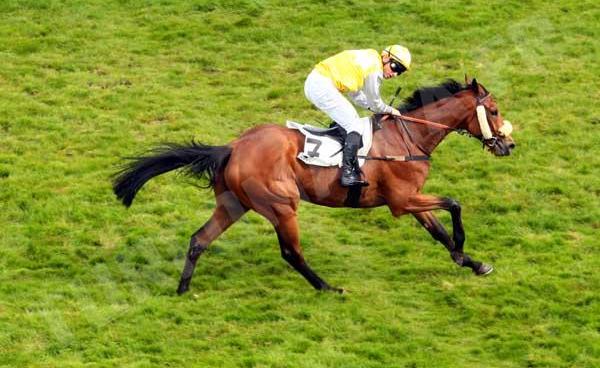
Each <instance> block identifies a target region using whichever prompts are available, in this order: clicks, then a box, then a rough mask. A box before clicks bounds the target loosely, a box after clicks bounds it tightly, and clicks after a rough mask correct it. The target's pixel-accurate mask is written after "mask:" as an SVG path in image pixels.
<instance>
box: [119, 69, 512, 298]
mask: <svg viewBox="0 0 600 368" xmlns="http://www.w3.org/2000/svg"><path fill="white" fill-rule="evenodd" d="M399 110H400V111H401V113H402V116H401V117H392V116H390V115H384V116H381V115H379V116H376V117H377V118H378V120H379V122H380V123H379V126H380V129H379V130H377V131H374V133H373V140H372V148H371V151H370V152H369V154H370V155H371V156H372V158H373V159H371V160H367V161H366V163H365V164H364V165H363V167H362V172H363V174H364V175H365V177H366V179H367V180H368V182H369V183H370V185H369V186H367V187H358V188H356V187H351V188H346V187H342V186H341V185H340V184H339V181H340V175H341V171H340V170H339V169H338V168H337V167H315V166H310V165H306V164H305V163H303V162H301V161H300V160H299V159H297V155H298V153H299V152H300V151H301V150H302V149H303V146H304V136H303V135H302V134H301V133H300V132H299V131H297V130H292V129H288V128H286V127H283V126H281V125H275V124H271V125H269V124H266V125H259V126H256V127H253V128H251V129H249V130H247V131H246V132H244V133H243V134H242V135H241V136H239V137H238V138H237V139H235V140H234V141H232V142H230V143H229V144H226V145H223V146H210V145H205V144H202V143H199V142H196V141H194V140H192V141H191V142H190V143H183V144H178V143H167V144H164V145H161V146H158V147H156V148H154V149H151V150H149V151H148V152H147V153H146V154H143V155H141V156H136V157H130V158H129V159H128V161H126V162H125V163H123V164H122V166H121V170H120V171H118V172H117V173H115V174H114V175H113V190H114V193H115V195H116V197H117V198H118V199H119V200H120V201H121V202H122V203H123V204H124V205H125V206H126V207H129V206H131V204H132V201H133V199H134V197H135V196H136V194H137V193H138V191H139V190H140V189H141V188H142V186H143V185H144V184H145V183H146V182H147V181H148V180H150V179H151V178H153V177H155V176H157V175H160V174H163V173H166V172H168V171H172V170H176V169H182V170H183V172H184V173H187V174H189V175H192V176H195V177H199V178H203V179H205V180H208V185H207V188H208V187H210V188H212V190H213V191H214V195H215V200H216V205H215V209H214V212H213V213H212V215H211V217H210V219H209V220H208V221H207V222H206V223H205V224H204V225H203V226H202V227H200V229H198V230H197V231H196V232H195V233H194V234H193V235H192V236H191V239H190V242H189V247H188V250H187V254H186V257H185V264H184V267H183V272H182V274H181V278H180V280H179V286H178V288H177V293H178V294H183V293H184V292H186V291H187V290H188V289H189V287H190V282H191V280H192V275H193V273H194V269H195V267H196V264H197V261H198V258H199V257H200V255H201V254H202V253H203V252H205V251H206V249H207V248H208V247H209V245H210V244H211V243H212V242H213V241H214V240H215V239H217V237H218V236H219V235H221V234H222V233H223V232H224V231H226V230H227V229H228V228H229V227H230V226H231V225H232V224H233V223H235V222H236V221H237V220H239V219H240V218H241V217H242V216H243V215H244V214H245V213H246V212H247V211H249V210H253V211H255V212H257V213H259V214H260V215H262V216H264V217H265V218H266V219H267V220H268V221H269V222H270V223H271V224H272V225H273V227H274V230H275V233H276V234H277V238H278V240H279V246H280V250H281V256H282V257H283V259H284V260H285V261H287V262H288V263H289V264H290V265H291V266H292V267H293V268H294V269H295V270H296V271H297V272H299V273H300V274H301V275H302V276H303V277H304V278H305V279H306V280H307V281H308V282H309V283H310V284H311V285H312V286H313V287H314V288H315V289H317V290H329V291H335V292H343V289H341V288H337V287H332V286H330V285H329V284H328V283H327V282H326V281H324V280H323V279H322V278H321V277H319V276H318V275H317V273H316V272H315V271H313V269H312V268H311V267H310V266H309V265H308V263H307V262H306V260H305V259H304V256H303V253H302V248H301V246H300V233H299V227H298V216H297V209H298V205H299V202H300V200H305V201H309V202H311V203H315V204H318V205H323V206H328V207H360V208H372V207H378V206H384V205H386V206H388V207H389V209H390V211H391V214H392V215H393V216H394V217H399V216H402V215H405V214H411V215H413V216H414V217H415V218H416V219H417V220H418V222H419V223H420V224H421V225H422V226H423V227H424V228H425V229H426V230H427V231H428V232H429V233H430V234H431V236H432V237H433V238H434V239H435V240H437V241H439V242H441V243H442V244H443V245H444V246H445V248H446V249H447V250H448V252H449V253H450V257H451V259H452V260H453V261H454V262H455V263H456V264H457V265H459V266H462V267H468V268H470V269H471V270H472V272H473V273H474V274H475V275H487V274H489V273H490V272H492V271H493V267H492V266H491V265H487V264H485V263H482V262H479V261H476V260H474V259H472V258H471V257H470V256H468V255H467V254H465V253H464V251H463V245H464V243H465V231H464V228H463V224H462V217H461V206H460V204H459V202H458V201H457V200H455V199H453V198H448V197H440V196H434V195H429V194H423V193H421V190H422V188H423V185H424V184H425V180H426V179H427V176H428V173H429V168H430V163H429V161H427V160H418V159H415V160H411V159H410V158H411V157H418V156H421V157H422V156H425V157H429V156H430V155H431V153H432V152H433V150H434V149H435V148H436V146H437V145H438V144H439V143H440V142H441V141H442V140H443V139H444V138H445V137H446V136H447V135H448V134H449V133H451V132H453V131H458V132H463V133H465V134H467V135H470V136H472V137H474V138H476V139H479V140H480V141H481V142H482V143H483V146H484V147H486V148H487V150H488V151H490V152H491V153H493V154H494V155H495V156H508V155H510V153H511V151H512V150H513V149H514V148H515V142H514V140H513V139H512V137H511V128H510V127H511V126H510V123H509V122H508V121H505V120H504V119H503V117H502V115H501V114H500V112H499V110H498V106H497V103H496V101H495V100H494V98H493V97H492V95H491V94H490V93H489V92H488V91H487V90H486V89H485V87H484V86H483V85H481V84H479V83H478V82H477V80H476V79H472V80H471V81H470V82H468V81H467V78H466V77H465V84H464V85H463V84H461V83H459V82H456V81H455V80H451V79H449V80H447V81H446V82H444V83H442V84H440V85H438V86H433V87H423V88H421V89H418V90H416V91H415V92H414V93H413V94H412V96H410V97H409V98H407V99H406V100H405V101H404V103H403V104H402V105H401V106H399ZM407 122H408V123H410V124H408V123H407ZM411 122H412V123H411ZM418 123H421V124H418ZM413 153H421V155H414V154H413ZM397 157H404V158H405V159H397ZM394 160H397V161H401V162H389V161H394ZM351 197H354V199H353V200H349V198H351ZM438 209H443V210H446V211H449V212H450V214H451V218H452V230H453V231H452V236H450V235H449V234H448V232H447V231H446V229H445V228H444V226H443V225H442V224H441V223H440V221H439V220H438V219H437V218H436V216H435V215H434V214H433V213H432V211H434V210H438Z"/></svg>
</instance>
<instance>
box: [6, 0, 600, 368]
mask: <svg viewBox="0 0 600 368" xmlns="http://www.w3.org/2000/svg"><path fill="white" fill-rule="evenodd" d="M0 18H1V19H2V21H1V22H0V111H1V112H2V113H1V114H0V203H1V204H2V211H0V226H1V229H2V231H1V232H0V365H2V366H8V367H22V366H32V367H71V366H73V367H79V366H119V367H122V366H133V367H145V366H148V367H149V366H152V367H154V366H198V367H209V366H210V367H597V366H600V300H599V299H600V296H599V295H600V294H599V291H600V276H599V274H598V269H599V268H600V257H599V253H598V252H599V251H598V249H599V247H600V242H599V240H598V239H599V237H598V235H599V227H600V222H599V218H600V210H599V208H600V200H599V196H600V170H599V167H600V159H599V157H600V151H599V149H598V147H599V146H600V134H599V133H598V129H599V128H600V109H599V107H598V100H599V98H600V94H599V91H600V89H599V86H600V65H599V64H598V60H599V59H600V58H599V56H600V50H599V47H600V44H599V41H598V40H599V39H600V29H599V28H598V22H599V21H600V11H599V8H598V5H597V3H596V2H594V1H560V2H552V3H548V2H544V1H535V0H532V1H447V2H415V1H411V2H409V1H402V2H394V1H376V0H366V1H353V0H345V1H324V0H322V1H285V2H284V1H258V0H256V1H225V0H224V1H203V0H197V1H188V2H183V1H170V0H160V1H150V0H131V1H127V0H120V1H116V0H111V1H106V0H105V1H75V0H74V1H66V0H64V1H50V0H29V1H26V0H21V1H17V0H3V1H2V2H0ZM397 42H401V43H404V44H406V45H407V46H408V47H409V48H410V49H411V51H412V53H413V59H414V67H413V70H412V71H411V72H410V73H407V74H406V75H405V76H402V77H401V78H398V79H395V80H392V81H387V82H386V83H385V86H384V90H383V94H384V96H386V99H388V98H389V97H391V95H392V92H393V91H394V90H395V88H396V87H397V86H402V87H403V90H402V93H401V97H406V96H408V95H409V94H410V93H411V92H412V91H413V90H414V89H415V88H417V87H419V86H423V85H432V84H437V83H439V82H441V81H443V80H444V79H446V78H455V79H458V80H462V78H463V75H464V74H465V73H468V74H469V75H470V76H476V77H477V78H478V80H479V81H480V82H481V83H483V84H484V85H485V86H486V87H487V88H488V89H489V90H490V91H491V92H492V93H493V94H494V96H495V98H496V100H497V101H498V103H499V105H500V110H501V112H502V113H503V114H504V115H505V117H506V118H508V119H509V120H511V121H512V122H513V124H514V126H515V129H516V131H515V133H514V138H515V140H516V142H517V149H516V150H515V152H514V155H512V156H510V157H508V158H502V159H498V158H495V157H493V156H491V155H490V154H488V153H486V152H484V151H483V150H481V148H480V146H479V144H478V143H477V142H476V141H474V140H469V139H467V138H465V137H462V136H451V137H449V138H448V139H447V140H446V141H445V142H444V143H443V144H442V145H441V146H440V147H439V148H438V150H437V151H436V152H435V154H434V159H433V167H432V171H431V175H430V178H429V181H428V183H427V185H426V192H427V193H432V194H439V195H445V196H451V197H453V198H456V199H457V200H459V201H460V202H461V204H462V206H463V215H464V224H465V228H466V232H467V243H466V245H465V247H466V250H467V252H469V253H471V254H472V255H474V256H476V257H477V258H479V259H482V260H484V261H486V262H490V263H492V264H493V265H494V266H495V267H496V271H495V273H494V274H492V275H490V276H489V277H486V278H477V277H474V276H473V275H472V274H471V273H469V272H468V271H467V270H464V269H459V268H458V267H456V266H455V265H453V263H452V262H451V260H450V258H449V256H448V254H447V252H446V251H445V250H444V249H443V247H441V246H439V245H438V244H436V243H435V242H434V241H433V239H431V238H430V236H429V235H428V234H427V233H426V232H425V231H424V230H423V229H422V228H421V227H420V226H419V225H418V224H417V223H416V221H415V220H414V219H413V218H411V217H403V218H400V219H394V218H392V217H391V216H390V214H389V211H388V210H386V209H385V208H378V209H373V210H348V209H329V208H324V207H317V206H314V205H310V204H306V203H305V204H303V205H302V207H301V210H300V223H301V230H302V243H303V246H304V249H305V256H306V258H307V259H308V261H309V262H310V263H311V265H312V266H313V267H314V268H315V270H317V271H318V272H319V274H320V275H321V276H322V277H323V278H324V279H326V280H327V281H329V282H330V283H331V284H333V285H335V286H341V287H344V288H346V289H348V291H349V292H348V293H347V294H345V295H334V294H331V293H318V292H315V291H313V290H312V288H311V287H310V285H308V284H307V283H306V281H305V280H304V279H302V278H301V276H300V275H298V274H297V273H296V272H294V271H293V270H292V269H291V268H289V267H288V266H287V265H286V264H285V262H284V261H283V260H282V259H281V258H280V256H279V250H278V246H277V239H276V236H275V234H274V232H273V231H272V228H271V226H270V225H269V224H268V223H267V222H266V220H264V219H263V218H261V217H259V216H258V215H256V214H248V215H247V216H245V217H244V218H243V219H242V220H241V221H240V222H239V223H237V224H236V225H234V226H233V227H232V228H231V229H230V230H229V231H228V232H226V233H225V234H224V235H223V236H222V237H221V238H220V239H219V240H217V241H216V242H215V243H214V244H213V246H212V247H211V248H210V250H209V252H208V253H207V254H206V255H205V256H203V258H202V259H201V262H200V265H199V266H198V268H197V270H196V276H195V279H194V280H193V282H192V290H191V292H189V293H188V294H186V295H184V296H177V295H176V294H175V288H176V285H177V280H178V277H179V272H180V270H181V267H182V265H183V257H184V254H185V251H186V248H187V244H188V239H189V236H190V235H191V234H192V233H193V232H194V231H195V230H196V229H197V228H198V227H200V226H201V225H202V223H203V222H204V221H206V219H207V218H208V216H209V215H210V213H211V211H212V208H213V206H214V201H213V197H212V194H211V193H210V192H209V191H206V190H202V189H199V188H198V187H197V185H199V184H202V183H200V182H193V181H192V180H190V179H187V178H184V177H182V176H177V175H174V174H168V175H165V176H163V177H159V178H157V179H155V180H153V181H152V182H150V183H149V184H148V185H147V186H146V187H145V188H144V189H143V190H142V191H141V192H140V194H139V196H138V198H137V199H136V201H135V202H134V204H133V206H132V207H131V208H130V209H129V210H126V209H125V208H123V207H122V206H120V204H119V203H118V202H117V201H116V200H115V198H114V196H113V194H112V192H111V184H110V175H111V174H112V173H114V172H115V171H116V169H117V168H116V166H117V165H118V163H119V162H120V158H121V157H123V156H130V155H133V154H136V153H139V152H142V151H144V150H146V149H149V148H151V147H153V146H154V145H156V144H158V143H160V142H164V141H174V142H184V141H186V140H190V139H192V138H196V139H199V140H201V141H202V142H204V143H208V144H223V143H226V142H228V141H230V140H232V139H234V138H235V137H236V136H238V135H239V134H240V133H241V132H243V131H244V130H246V129H248V128H249V127H251V126H254V125H257V124H261V123H265V122H271V123H277V124H283V123H284V122H285V119H288V118H293V119H296V120H301V121H307V122H324V121H325V117H324V115H322V114H321V113H320V112H318V111H316V110H314V109H313V108H312V107H311V106H310V104H309V102H308V101H306V100H305V98H304V96H303V81H304V78H305V76H306V75H307V74H308V73H309V72H310V70H311V68H312V66H313V64H314V63H316V62H317V61H319V60H321V59H323V58H325V57H327V56H330V55H332V54H334V53H336V52H338V51H340V50H343V49H348V48H381V47H383V46H385V45H387V44H391V43H397ZM440 217H441V218H442V219H443V220H444V222H445V223H446V224H448V216H447V215H446V214H442V213H440Z"/></svg>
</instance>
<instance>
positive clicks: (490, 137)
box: [475, 93, 512, 148]
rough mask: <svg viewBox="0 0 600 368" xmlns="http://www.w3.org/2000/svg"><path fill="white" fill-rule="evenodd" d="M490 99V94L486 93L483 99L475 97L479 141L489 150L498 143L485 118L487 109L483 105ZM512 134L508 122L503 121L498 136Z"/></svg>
mask: <svg viewBox="0 0 600 368" xmlns="http://www.w3.org/2000/svg"><path fill="white" fill-rule="evenodd" d="M489 97H490V94H489V93H487V94H486V95H485V96H483V97H477V107H476V108H475V111H476V112H477V121H478V122H479V130H480V131H481V136H482V137H481V138H480V139H481V141H482V142H483V144H484V145H486V146H487V147H489V148H491V147H493V146H495V145H496V142H497V141H498V137H497V136H495V135H494V134H493V133H492V128H491V125H490V123H489V120H488V118H487V109H486V108H485V106H484V105H483V103H484V102H485V100H487V99H488V98H489ZM510 133H512V124H511V123H510V122H509V121H508V120H504V124H503V125H502V128H500V129H499V130H498V135H499V136H501V137H506V136H509V135H510Z"/></svg>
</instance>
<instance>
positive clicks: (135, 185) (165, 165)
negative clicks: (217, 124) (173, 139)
mask: <svg viewBox="0 0 600 368" xmlns="http://www.w3.org/2000/svg"><path fill="white" fill-rule="evenodd" d="M231 151H232V149H231V147H229V146H208V145H204V144H201V143H197V142H194V141H192V142H191V143H189V144H175V143H167V144H164V145H162V146H161V147H158V148H155V149H153V150H151V151H150V152H149V153H148V154H147V155H144V156H139V157H131V158H129V162H127V163H126V164H125V165H124V166H123V169H122V170H121V171H119V172H117V173H116V174H115V176H114V180H113V191H114V193H115V194H116V196H117V198H118V199H119V200H120V201H121V202H123V204H124V205H125V206H126V207H129V206H131V202H133V198H135V195H136V194H137V192H138V190H140V189H141V188H142V186H143V185H144V184H145V183H146V182H147V181H148V180H150V179H152V178H153V177H155V176H158V175H160V174H164V173H166V172H169V171H172V170H175V169H179V168H185V172H186V173H187V174H190V175H194V176H198V177H204V178H207V179H208V180H209V184H208V186H210V187H213V186H214V184H215V181H216V178H215V177H216V175H218V173H219V172H220V171H221V169H222V168H223V167H224V166H225V165H226V164H227V161H228V160H229V156H230V155H231Z"/></svg>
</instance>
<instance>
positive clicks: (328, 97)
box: [304, 45, 411, 187]
mask: <svg viewBox="0 0 600 368" xmlns="http://www.w3.org/2000/svg"><path fill="white" fill-rule="evenodd" d="M410 61H411V56H410V52H409V51H408V49H407V48H406V47H404V46H400V45H392V46H388V47H386V48H385V49H384V50H383V51H382V52H381V54H379V53H378V52H377V50H373V49H367V50H347V51H342V52H340V53H339V54H336V55H334V56H332V57H330V58H328V59H325V60H323V61H321V62H320V63H318V64H317V65H316V66H315V68H314V69H313V70H312V72H311V73H310V74H309V75H308V77H307V78H306V82H305V83H304V94H305V95H306V98H308V100H309V101H310V102H312V103H313V104H314V105H315V106H316V107H317V108H318V109H319V110H321V111H323V112H324V113H326V114H327V115H328V116H329V117H330V118H331V119H333V121H335V122H336V123H338V124H339V125H340V126H341V127H342V128H344V130H345V131H346V133H347V135H346V141H345V143H344V149H343V157H342V178H341V184H342V186H345V187H348V186H353V185H361V186H366V185H369V184H368V183H367V182H366V181H364V180H362V179H361V176H360V169H359V167H358V161H357V159H356V153H357V152H358V149H359V148H360V146H361V145H362V142H361V139H362V133H363V129H365V126H364V125H365V124H364V123H363V122H362V121H361V119H360V118H359V116H358V113H357V112H356V109H355V108H354V106H352V104H351V103H350V102H349V101H348V100H347V99H346V98H344V96H343V95H342V93H347V94H348V96H349V97H350V98H351V99H352V101H353V102H354V103H355V104H356V105H358V106H361V107H363V108H366V109H369V110H371V111H372V112H374V113H376V114H392V115H398V116H399V115H400V112H399V111H398V110H397V109H395V108H394V107H392V106H389V105H387V104H385V103H384V102H383V100H382V99H381V96H380V94H379V88H380V86H381V82H382V81H383V79H384V78H385V79H390V78H393V77H396V76H398V75H400V74H402V73H404V72H405V71H406V70H408V69H409V68H410Z"/></svg>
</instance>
